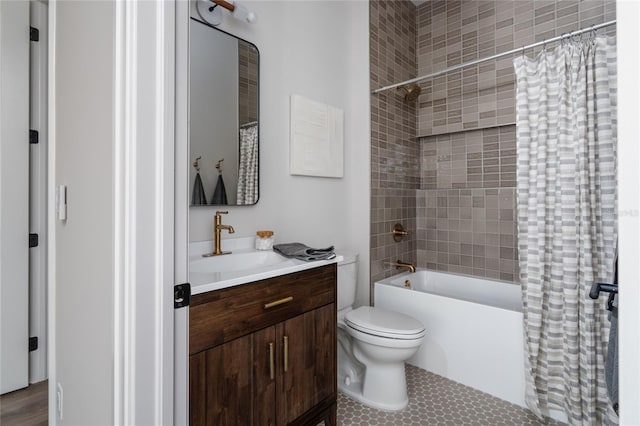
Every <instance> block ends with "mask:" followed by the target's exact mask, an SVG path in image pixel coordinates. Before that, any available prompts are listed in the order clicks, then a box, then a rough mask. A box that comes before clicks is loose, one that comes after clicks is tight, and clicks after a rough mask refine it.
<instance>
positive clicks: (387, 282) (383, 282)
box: [373, 268, 523, 313]
mask: <svg viewBox="0 0 640 426" xmlns="http://www.w3.org/2000/svg"><path fill="white" fill-rule="evenodd" d="M417 272H426V273H427V274H440V275H452V276H458V277H462V278H468V279H474V280H480V281H489V282H493V283H497V284H499V285H511V286H517V287H519V288H521V287H520V284H519V283H514V282H513V281H504V280H497V279H493V278H486V277H478V276H475V275H467V274H458V273H454V272H447V271H435V270H433V269H428V268H416V273H417ZM413 275H414V273H413V272H409V271H404V272H401V273H399V274H395V275H391V276H389V277H386V278H384V279H382V280H378V281H375V282H374V283H373V287H374V291H375V287H376V286H377V285H378V284H380V285H386V286H389V287H395V288H398V289H400V290H410V291H417V292H419V293H427V294H429V295H431V296H437V297H441V298H445V299H456V300H459V301H461V302H467V303H473V304H477V305H486V306H491V307H492V308H495V309H503V310H506V311H511V312H520V313H522V312H523V306H522V297H520V298H519V299H518V300H519V301H520V305H519V309H512V308H509V307H505V306H496V305H494V304H491V303H489V304H487V303H483V302H482V301H477V300H472V299H469V298H464V297H456V296H452V295H446V294H440V293H437V292H430V291H422V290H416V289H413V288H404V286H402V285H400V284H398V283H392V282H391V280H394V281H395V280H403V279H404V278H405V277H411V276H413Z"/></svg>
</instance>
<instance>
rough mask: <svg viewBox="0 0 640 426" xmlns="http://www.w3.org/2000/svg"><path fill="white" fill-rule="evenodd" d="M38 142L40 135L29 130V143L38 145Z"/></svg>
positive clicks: (35, 131)
mask: <svg viewBox="0 0 640 426" xmlns="http://www.w3.org/2000/svg"><path fill="white" fill-rule="evenodd" d="M38 142H40V134H39V133H38V131H37V130H29V143H32V144H34V143H38Z"/></svg>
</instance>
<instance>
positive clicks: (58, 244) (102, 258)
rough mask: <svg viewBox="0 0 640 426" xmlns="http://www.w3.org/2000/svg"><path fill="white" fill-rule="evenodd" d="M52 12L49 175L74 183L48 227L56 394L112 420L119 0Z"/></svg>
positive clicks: (72, 413)
mask: <svg viewBox="0 0 640 426" xmlns="http://www.w3.org/2000/svg"><path fill="white" fill-rule="evenodd" d="M51 12H52V17H51V20H50V23H51V25H52V27H51V30H52V32H53V34H51V35H50V36H51V37H53V40H52V42H53V43H54V46H55V51H54V52H53V54H52V56H51V57H50V60H52V61H53V62H52V67H53V68H50V69H51V70H52V71H53V73H54V74H53V75H52V78H53V81H52V84H53V87H52V89H53V92H52V93H53V96H52V101H53V102H54V105H53V106H54V107H55V111H54V113H55V115H53V116H51V117H50V119H51V121H52V126H53V127H52V129H53V132H52V134H51V136H52V141H51V142H52V145H51V148H52V149H53V150H55V151H54V155H55V157H53V158H54V160H55V162H54V164H53V166H54V170H53V172H54V173H55V178H54V182H53V184H56V185H60V184H64V185H67V187H68V197H67V199H68V216H67V217H68V218H67V221H66V222H64V223H63V222H60V221H55V227H54V229H53V231H54V235H53V236H52V237H53V238H54V241H55V247H54V249H55V252H54V253H51V255H52V256H53V257H52V259H55V262H52V263H50V265H51V266H52V267H53V271H54V273H55V283H54V284H53V285H55V287H53V288H52V289H51V290H52V297H53V299H52V302H54V303H55V305H54V312H53V313H54V317H53V319H54V322H55V330H54V336H55V347H54V348H51V349H52V351H54V353H53V354H52V355H51V356H53V360H52V361H53V365H54V368H53V369H52V371H51V372H50V373H51V374H52V376H53V377H52V379H53V382H52V383H50V387H49V389H50V390H54V392H53V395H54V397H53V399H50V402H54V401H55V383H56V382H58V383H60V384H61V385H62V387H63V391H64V398H63V400H64V410H63V418H62V419H61V420H60V419H59V420H58V421H57V424H58V425H65V424H69V425H71V424H95V425H98V424H113V423H114V418H113V406H114V401H113V399H114V370H113V366H114V321H115V319H114V315H113V310H114V297H113V287H114V284H113V283H114V276H115V271H114V254H113V253H114V234H115V231H114V223H113V217H114V211H115V207H114V195H113V194H114V153H113V139H114V114H113V110H114V107H113V102H114V93H115V89H114V65H113V58H114V51H115V46H114V42H115V25H114V23H115V6H114V4H113V3H111V2H106V1H92V2H78V1H59V2H56V3H55V8H52V9H51ZM50 164H51V163H50ZM50 306H51V305H50ZM50 365H51V364H50ZM50 413H52V414H53V415H54V416H55V403H53V407H51V403H50ZM53 420H55V417H53Z"/></svg>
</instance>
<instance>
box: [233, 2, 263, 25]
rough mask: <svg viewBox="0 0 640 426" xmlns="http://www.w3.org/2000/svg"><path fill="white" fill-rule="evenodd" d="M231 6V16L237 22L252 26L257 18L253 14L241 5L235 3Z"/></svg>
mask: <svg viewBox="0 0 640 426" xmlns="http://www.w3.org/2000/svg"><path fill="white" fill-rule="evenodd" d="M233 5H234V6H235V9H234V10H233V12H231V16H233V17H234V18H236V19H237V20H239V21H245V22H248V23H250V24H252V23H254V22H255V21H256V19H257V18H258V17H257V16H256V14H255V13H253V12H251V11H249V10H248V9H247V8H246V7H244V6H243V5H242V4H240V3H238V2H235V3H234V4H233Z"/></svg>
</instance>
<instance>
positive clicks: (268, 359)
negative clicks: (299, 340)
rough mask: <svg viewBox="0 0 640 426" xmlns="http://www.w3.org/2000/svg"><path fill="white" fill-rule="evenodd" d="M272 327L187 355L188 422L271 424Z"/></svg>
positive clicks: (273, 389)
mask: <svg viewBox="0 0 640 426" xmlns="http://www.w3.org/2000/svg"><path fill="white" fill-rule="evenodd" d="M275 352H276V340H275V327H269V328H266V329H264V330H260V331H258V332H255V333H252V334H250V335H248V336H244V337H240V338H238V339H235V340H232V341H230V342H228V343H225V344H223V345H219V346H216V347H214V348H212V349H209V350H207V351H203V352H199V353H197V354H195V355H191V357H190V359H189V392H190V395H189V401H190V405H191V407H190V422H189V423H190V424H191V425H193V426H196V425H216V426H230V425H247V426H249V425H265V426H268V425H275V409H276V404H275V388H276V380H275V362H276V361H275V356H276V353H275Z"/></svg>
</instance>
